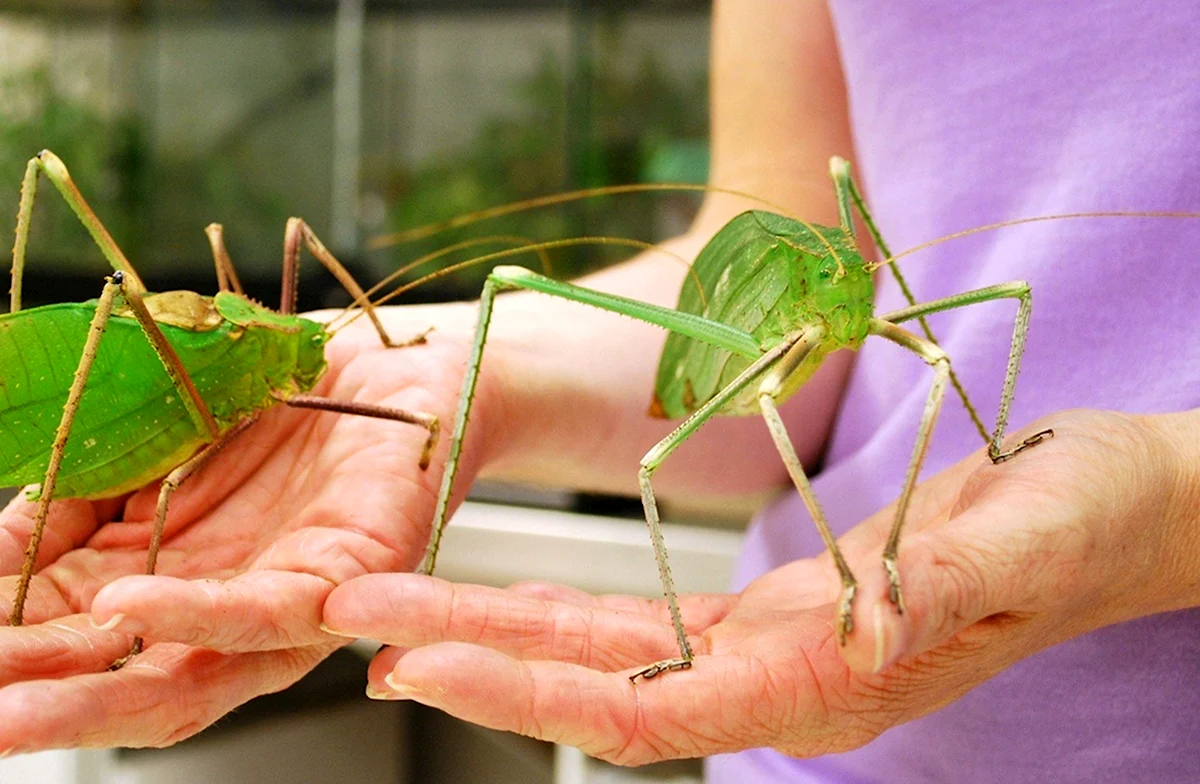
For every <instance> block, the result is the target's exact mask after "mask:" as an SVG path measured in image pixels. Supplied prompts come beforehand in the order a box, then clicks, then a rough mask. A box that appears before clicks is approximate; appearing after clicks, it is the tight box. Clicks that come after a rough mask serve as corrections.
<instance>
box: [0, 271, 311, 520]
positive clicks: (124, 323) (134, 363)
mask: <svg viewBox="0 0 1200 784" xmlns="http://www.w3.org/2000/svg"><path fill="white" fill-rule="evenodd" d="M181 297H183V298H184V299H186V300H187V304H188V305H189V308H188V309H187V310H186V312H185V313H183V314H181V315H176V316H175V317H174V318H171V317H170V316H168V317H166V318H167V319H169V321H175V322H176V323H184V322H187V321H190V322H191V323H192V324H193V328H186V327H183V326H177V325H173V324H172V323H169V322H164V321H163V320H161V318H160V320H159V326H160V328H161V329H162V331H163V333H164V334H165V335H166V337H167V340H168V341H169V342H170V343H171V346H172V347H173V348H174V349H175V352H176V353H177V354H178V356H179V358H180V361H181V362H182V364H183V366H184V368H185V369H186V371H187V373H188V375H189V376H190V377H191V379H192V381H193V383H194V384H195V385H196V389H197V391H198V392H199V393H200V396H201V398H203V400H204V402H205V404H206V405H207V406H208V409H209V411H210V412H211V413H212V415H213V419H215V420H216V422H217V424H218V426H219V428H220V431H221V432H222V433H223V432H225V431H227V430H228V429H229V428H231V427H233V426H234V425H235V424H236V423H237V422H239V421H241V420H242V419H244V418H245V417H247V416H249V415H252V414H254V413H255V412H257V411H261V410H263V409H265V408H267V407H269V406H271V405H274V404H275V403H276V402H277V400H278V397H277V396H283V395H292V394H296V393H301V392H306V391H308V390H309V389H311V388H312V386H313V384H315V383H316V381H317V379H318V378H319V377H320V375H321V373H322V372H323V371H324V369H325V360H324V355H323V347H324V344H325V341H326V339H327V338H326V335H325V332H324V330H323V328H322V327H321V325H320V324H317V323H315V322H312V321H309V320H307V319H301V318H299V317H296V316H286V317H282V316H279V315H278V314H274V313H271V312H269V311H264V310H262V309H260V308H258V307H257V306H254V305H251V304H249V303H247V302H246V301H245V300H242V299H240V298H237V297H236V296H235V295H230V294H218V295H217V296H216V298H212V297H202V296H200V295H198V294H194V293H192V292H171V293H170V294H167V295H153V294H150V295H146V301H147V305H148V307H150V309H151V312H156V311H157V310H158V308H156V307H155V302H156V299H163V298H170V299H171V300H173V301H172V304H176V303H177V301H178V300H179V298H181ZM176 309H177V310H178V308H176ZM95 310H96V303H95V301H92V302H85V303H65V304H58V305H47V306H44V307H40V308H34V309H31V310H22V311H18V312H17V313H10V314H5V315H3V316H0V486H11V485H25V484H33V483H36V482H40V481H41V480H42V478H43V477H44V475H45V471H46V465H47V463H48V461H49V459H50V451H51V446H52V444H53V441H54V434H55V430H56V429H57V427H58V424H59V421H60V420H61V419H62V412H63V404H64V401H65V400H66V398H67V392H68V390H69V388H70V386H71V382H72V379H73V378H74V373H75V368H76V366H77V365H78V364H79V357H80V355H81V353H82V352H83V346H84V342H85V340H86V339H87V333H88V326H89V324H90V323H91V321H92V318H93V316H94V315H95ZM266 319H269V320H270V321H269V322H268V321H267V320H266ZM256 322H261V323H256ZM212 440H213V438H212V437H211V436H210V435H209V434H208V433H202V432H200V431H199V430H198V429H197V427H196V425H195V424H194V423H193V421H192V418H191V417H190V416H189V414H188V411H187V408H186V407H185V405H184V403H183V401H182V399H181V396H180V394H179V392H178V391H177V390H176V388H175V386H174V384H173V383H172V381H171V378H170V376H168V375H167V372H166V370H165V369H164V368H163V364H162V363H161V362H160V361H159V359H158V357H157V356H156V355H155V353H154V349H153V348H152V347H151V345H150V344H149V343H148V342H147V341H146V338H145V335H144V334H143V332H142V329H141V327H140V326H139V325H138V323H137V321H136V320H135V319H134V318H132V317H128V316H120V315H116V314H114V316H113V317H112V318H110V319H109V321H108V324H107V326H106V329H105V337H104V340H102V341H101V343H100V347H99V350H98V352H97V355H96V359H95V364H94V366H93V368H92V371H91V374H90V376H89V379H88V384H87V388H86V394H85V395H84V396H83V398H82V402H81V403H80V407H79V411H78V413H77V414H76V418H75V421H74V424H73V425H72V431H71V438H70V440H68V442H67V445H66V451H65V453H64V455H63V463H62V468H61V469H60V471H59V474H58V481H57V485H56V489H55V495H56V496H57V497H60V498H61V497H82V498H93V499H94V498H109V497H113V496H118V495H121V494H123V493H126V492H129V491H130V490H133V489H135V488H138V487H141V486H143V485H145V484H147V483H149V482H151V481H153V480H155V479H159V478H161V477H162V476H164V475H165V474H166V473H167V472H168V471H170V470H171V469H173V468H175V467H176V466H178V465H180V464H182V463H183V462H184V461H186V460H187V459H188V458H189V457H191V456H192V455H193V454H195V453H196V452H197V451H198V450H199V449H200V448H201V447H203V446H204V445H205V444H207V443H209V442H211V441H212Z"/></svg>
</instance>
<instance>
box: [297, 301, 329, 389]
mask: <svg viewBox="0 0 1200 784" xmlns="http://www.w3.org/2000/svg"><path fill="white" fill-rule="evenodd" d="M296 320H297V321H298V322H299V323H300V334H299V336H298V337H297V340H296V370H295V373H294V374H293V377H294V378H295V379H296V381H297V383H299V384H300V385H301V386H302V388H304V389H311V388H312V386H313V385H314V384H316V383H317V379H319V378H320V377H321V374H323V373H324V372H325V367H326V364H325V344H326V343H328V342H329V338H330V337H331V336H332V335H331V333H330V332H329V330H327V329H326V328H325V325H324V324H321V323H319V322H316V321H311V320H309V319H306V318H297V319H296Z"/></svg>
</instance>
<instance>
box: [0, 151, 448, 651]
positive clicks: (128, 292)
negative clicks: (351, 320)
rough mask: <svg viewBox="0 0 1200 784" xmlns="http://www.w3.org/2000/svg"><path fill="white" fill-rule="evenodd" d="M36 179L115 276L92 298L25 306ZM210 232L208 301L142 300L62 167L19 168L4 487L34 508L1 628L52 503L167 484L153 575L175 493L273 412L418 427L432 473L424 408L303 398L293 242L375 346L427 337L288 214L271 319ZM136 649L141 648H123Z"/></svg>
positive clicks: (310, 349)
mask: <svg viewBox="0 0 1200 784" xmlns="http://www.w3.org/2000/svg"><path fill="white" fill-rule="evenodd" d="M40 174H44V175H45V176H46V177H47V178H48V179H49V180H50V181H51V182H52V183H53V184H54V185H55V187H56V188H57V189H58V190H59V191H60V192H61V193H62V195H63V197H64V198H65V199H66V201H67V203H68V204H69V205H70V207H71V208H72V210H74V212H75V213H76V214H77V215H78V216H79V218H80V220H81V221H82V223H83V225H84V226H85V227H86V228H87V230H88V231H89V232H90V233H91V235H92V237H93V238H94V239H95V241H96V244H97V245H98V246H99V248H100V250H101V252H102V253H103V254H104V256H105V258H106V259H107V260H108V262H109V263H110V264H111V265H112V267H113V269H114V270H116V273H115V274H114V275H113V276H111V277H110V278H109V279H108V282H107V283H106V284H105V286H104V290H103V292H102V294H101V297H100V299H99V300H94V301H91V302H85V303H65V304H60V305H48V306H45V307H40V308H33V309H29V310H21V277H22V271H23V269H24V261H25V249H26V244H27V241H28V236H29V227H30V221H31V217H32V211H33V202H34V196H35V194H36V190H37V181H38V177H39V175H40ZM208 235H209V240H210V243H211V245H212V250H213V256H214V259H215V261H216V267H217V277H218V280H219V282H220V288H221V291H220V292H219V293H218V294H217V295H216V296H215V297H204V296H201V295H199V294H196V293H193V292H190V291H175V292H166V293H162V294H151V293H147V292H146V291H145V288H144V286H143V285H142V282H141V280H140V279H139V278H138V276H137V274H136V272H134V270H133V267H132V266H131V265H130V263H129V261H128V260H127V259H126V258H125V256H124V254H123V253H122V252H121V250H120V249H119V248H118V247H117V244H116V242H115V241H113V239H112V237H111V236H110V235H109V234H108V232H107V230H105V228H104V226H103V225H102V224H101V223H100V221H99V219H98V218H97V217H96V215H95V214H94V213H93V212H92V210H91V208H90V207H89V206H88V204H87V202H86V201H85V200H84V198H83V196H82V195H81V194H80V192H79V190H78V188H76V186H75V184H74V182H73V181H72V180H71V177H70V174H69V173H68V171H67V169H66V167H65V166H64V165H63V163H62V161H61V160H59V159H58V157H57V156H55V155H54V154H53V153H51V152H49V151H43V152H42V153H40V154H39V155H37V156H36V157H34V158H33V159H31V160H30V162H29V165H28V167H27V169H26V173H25V179H24V182H23V183H22V192H21V205H20V209H19V212H18V217H17V232H16V243H15V245H14V247H13V273H12V281H13V283H12V302H11V308H10V312H9V313H8V314H5V315H3V316H0V432H3V433H4V437H3V438H0V486H12V485H22V484H32V483H35V482H41V485H40V487H38V488H36V489H35V490H34V491H32V493H31V495H33V496H38V506H37V508H36V511H35V518H34V520H35V522H34V528H33V532H32V534H31V536H30V540H29V545H28V548H27V550H26V556H25V563H24V566H23V568H22V572H21V577H20V580H19V582H18V585H17V591H16V595H15V597H14V599H13V603H12V609H11V612H10V617H9V622H10V624H11V625H13V626H17V625H20V624H21V623H22V620H23V614H24V607H25V600H26V596H27V594H28V590H29V584H30V581H31V578H32V576H33V572H34V568H35V565H36V562H37V554H38V548H39V545H40V543H41V539H42V534H43V531H44V529H45V523H46V516H47V513H48V509H49V504H50V501H51V499H52V498H62V497H79V498H90V499H99V498H111V497H114V496H119V495H122V494H124V493H127V492H130V491H131V490H133V489H135V488H138V487H141V486H142V485H145V484H147V483H149V482H151V481H153V480H156V479H159V478H161V477H164V476H165V477H166V478H165V479H163V482H162V485H161V489H160V493H159V499H158V506H157V509H156V513H155V519H154V525H153V529H152V534H151V540H150V544H149V554H148V556H147V563H146V572H147V573H148V574H153V573H154V568H155V562H156V559H157V554H158V547H159V541H160V538H161V535H162V531H163V524H164V521H165V519H166V515H167V508H168V503H169V499H170V496H171V494H172V492H173V491H174V490H175V489H176V488H178V486H179V485H180V483H182V482H183V481H184V479H186V478H187V477H188V476H189V475H190V474H192V473H193V472H194V471H195V470H196V469H197V468H199V467H200V465H201V464H203V463H204V461H205V460H207V459H208V458H210V457H211V456H212V455H213V454H215V453H216V452H217V451H218V450H219V449H220V448H221V447H222V446H223V445H224V444H226V443H228V442H229V441H230V440H231V439H233V438H234V437H235V436H236V435H237V434H238V433H240V432H241V431H242V430H244V429H245V428H246V427H248V426H249V425H250V424H252V423H253V422H254V421H255V420H256V419H257V417H258V416H259V414H260V413H261V412H262V411H264V410H266V409H268V408H270V407H272V406H274V405H276V404H279V403H284V404H287V405H291V406H296V407H300V408H315V409H321V410H326V411H333V412H338V413H349V414H356V415H360V416H368V417H376V418H381V419H390V420H395V421H400V422H406V423H410V424H414V425H418V426H420V427H422V428H425V429H426V430H427V431H428V438H427V439H426V442H425V447H424V451H423V453H422V456H421V458H420V467H421V468H422V469H424V468H425V467H426V466H427V465H428V464H429V460H430V456H431V454H432V452H433V449H434V446H435V444H436V441H437V437H438V433H439V428H438V422H437V418H436V417H434V416H433V415H431V414H427V413H423V412H408V411H403V410H400V409H394V408H386V407H383V406H375V405H368V404H363V403H354V402H348V401H338V400H331V399H328V398H323V397H317V396H313V395H309V394H307V393H308V392H309V390H311V389H312V388H313V386H314V385H315V384H316V382H317V380H318V379H319V378H320V377H321V375H322V374H323V373H324V371H325V368H326V363H325V356H324V346H325V344H326V343H327V342H328V340H329V339H330V337H331V332H330V331H329V330H328V329H327V328H326V326H325V325H323V324H320V323H318V322H315V321H311V320H309V319H305V318H302V317H299V316H296V315H294V311H295V303H296V281H297V277H298V262H299V255H300V249H301V247H302V246H306V247H307V248H308V249H309V251H310V252H311V253H312V254H313V255H314V256H315V257H316V258H317V259H318V260H319V261H321V263H322V264H324V265H325V266H326V267H327V268H328V269H329V271H330V272H332V273H333V274H334V275H335V276H336V277H337V278H338V280H339V281H340V282H341V283H342V284H343V285H344V286H345V287H346V289H347V290H348V291H349V292H350V294H351V295H352V296H354V297H359V298H360V299H363V300H364V309H365V311H366V312H367V314H368V315H369V316H370V317H371V319H372V321H373V322H374V324H375V327H376V329H377V330H378V332H379V337H380V339H381V340H382V341H383V343H384V345H385V346H401V345H412V344H414V343H420V342H423V340H424V337H423V336H418V337H417V338H414V339H412V340H409V341H406V342H404V343H395V342H393V341H392V340H391V339H390V338H389V337H388V335H387V333H386V331H385V330H384V328H383V325H382V324H381V322H380V321H379V319H378V318H377V316H376V315H375V313H374V310H373V309H372V307H371V304H370V303H369V302H365V297H364V295H363V291H362V289H361V288H360V287H359V286H358V284H357V283H355V282H354V280H353V278H351V276H350V274H349V273H348V272H347V271H346V269H345V268H344V267H342V265H341V264H340V263H338V261H337V260H336V259H335V258H334V257H333V255H332V254H331V253H330V252H329V251H328V250H327V249H326V248H325V247H324V245H322V244H321V242H320V240H319V239H317V237H316V235H315V234H314V233H313V232H312V230H311V229H310V228H309V227H308V226H307V224H305V223H304V222H303V221H301V220H299V219H297V218H293V219H291V220H290V221H289V222H288V226H287V229H286V231H285V235H284V265H283V268H284V273H283V293H282V297H281V300H282V303H281V306H280V310H279V311H273V310H271V309H270V308H266V307H263V306H262V305H259V304H257V303H255V302H253V301H251V300H249V299H247V298H246V297H245V296H244V295H243V294H242V293H241V287H240V284H239V283H238V281H237V277H236V275H235V273H234V272H233V266H232V262H231V261H230V260H229V255H228V253H227V252H226V251H225V247H224V243H223V240H222V234H221V229H220V227H219V226H217V225H216V224H214V225H212V226H210V227H209V228H208ZM102 338H103V339H102ZM156 355H157V356H156ZM140 648H141V640H140V639H138V640H137V641H136V642H135V643H134V646H133V649H132V651H131V655H133V654H136V653H137V652H138V651H139V650H140ZM122 661H124V660H122ZM119 664H120V663H118V665H116V666H119Z"/></svg>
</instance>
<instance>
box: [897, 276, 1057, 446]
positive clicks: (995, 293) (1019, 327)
mask: <svg viewBox="0 0 1200 784" xmlns="http://www.w3.org/2000/svg"><path fill="white" fill-rule="evenodd" d="M892 266H893V267H894V266H895V265H892ZM996 299H1016V300H1019V302H1020V304H1019V305H1018V306H1017V317H1016V319H1015V320H1014V321H1013V336H1012V342H1011V344H1010V345H1009V349H1008V366H1007V368H1006V369H1005V372H1004V388H1003V390H1002V391H1001V393H1000V411H999V412H998V413H997V415H996V427H995V429H994V430H993V431H992V435H991V437H990V438H989V439H988V458H989V459H991V461H992V462H993V463H1002V462H1004V461H1005V460H1008V459H1010V458H1012V457H1014V456H1015V455H1017V454H1019V453H1021V452H1023V451H1025V450H1026V449H1029V448H1030V447H1032V446H1036V445H1037V444H1039V443H1041V442H1042V441H1044V440H1045V439H1047V438H1051V437H1053V436H1054V431H1053V430H1042V431H1039V432H1037V433H1034V434H1033V435H1032V436H1030V437H1029V438H1026V439H1025V440H1024V441H1022V442H1021V443H1020V444H1018V445H1017V446H1016V447H1014V448H1013V449H1010V450H1008V451H1007V452H1006V451H1003V450H1002V449H1001V447H1002V446H1003V444H1004V433H1005V430H1006V429H1007V428H1008V414H1009V410H1010V409H1011V408H1012V401H1013V394H1014V392H1015V390H1016V385H1017V372H1018V371H1019V370H1020V368H1021V356H1022V354H1024V353H1025V335H1026V334H1027V333H1028V332H1029V316H1030V314H1031V313H1032V312H1033V294H1032V292H1031V291H1030V288H1029V284H1028V283H1026V282H1025V281H1023V280H1015V281H1010V282H1008V283H997V284H996V285H994V286H986V287H984V288H981V289H975V290H973V291H967V292H963V293H962V294H956V295H954V296H952V297H946V298H944V299H939V300H934V301H933V302H924V303H921V304H919V305H913V306H911V307H907V308H904V309H903V310H897V311H893V312H892V313H888V314H885V315H883V316H881V317H880V319H881V320H883V321H888V322H891V323H892V324H900V323H903V322H905V321H908V320H910V319H914V318H916V319H920V318H921V317H923V316H925V315H927V314H930V313H939V312H941V311H945V310H953V309H955V308H961V307H965V306H967V305H975V304H977V303H980V302H989V301H991V300H996Z"/></svg>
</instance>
